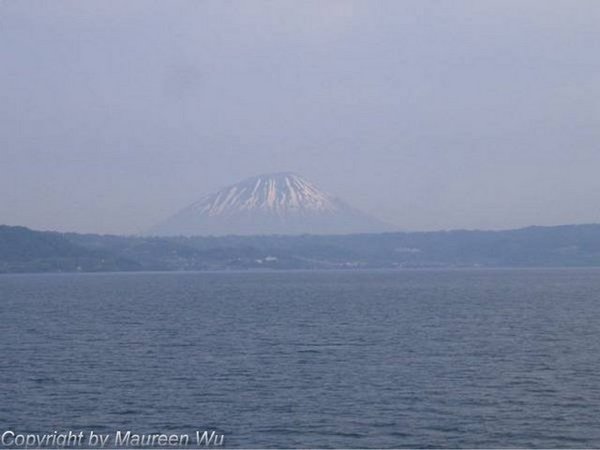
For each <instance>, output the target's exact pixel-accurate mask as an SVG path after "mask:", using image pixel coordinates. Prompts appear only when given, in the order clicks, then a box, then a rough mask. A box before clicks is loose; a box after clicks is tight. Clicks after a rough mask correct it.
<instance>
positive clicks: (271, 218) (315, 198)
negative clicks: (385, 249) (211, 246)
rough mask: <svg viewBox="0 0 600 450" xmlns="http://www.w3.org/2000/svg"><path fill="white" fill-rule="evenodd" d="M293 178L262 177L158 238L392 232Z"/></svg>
mask: <svg viewBox="0 0 600 450" xmlns="http://www.w3.org/2000/svg"><path fill="white" fill-rule="evenodd" d="M387 230H389V227H388V226H386V224H384V223H382V222H380V221H378V220H377V219H374V218H371V217H369V216H367V215H365V214H363V213H361V212H359V211H357V210H355V209H353V208H351V207H350V206H348V205H347V204H345V203H344V202H343V201H341V200H340V199H337V198H335V197H333V196H331V195H329V194H327V193H325V192H323V191H321V190H320V189H319V188H318V187H316V186H315V185H314V184H312V183H311V182H309V181H307V180H305V179H304V178H302V177H300V176H299V175H296V174H295V173H291V172H283V173H275V174H267V175H259V176H256V177H252V178H248V179H246V180H244V181H242V182H240V183H237V184H234V185H231V186H227V187H225V188H223V189H221V190H219V191H217V192H214V193H212V194H209V195H206V196H204V197H202V198H201V199H200V200H199V201H197V202H196V203H193V204H192V205H190V206H188V207H187V208H185V209H183V210H182V211H180V212H179V213H177V214H175V215H174V216H172V217H171V218H169V219H167V220H165V221H164V222H162V223H161V224H159V225H158V226H156V227H155V228H154V229H152V230H151V231H150V234H153V235H162V236H173V235H183V236H192V235H226V234H238V235H250V234H302V233H310V234H345V233H360V232H378V231H387Z"/></svg>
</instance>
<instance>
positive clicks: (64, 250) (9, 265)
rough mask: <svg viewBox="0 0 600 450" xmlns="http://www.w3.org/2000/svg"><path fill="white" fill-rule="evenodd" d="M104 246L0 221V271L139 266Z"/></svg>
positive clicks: (114, 269)
mask: <svg viewBox="0 0 600 450" xmlns="http://www.w3.org/2000/svg"><path fill="white" fill-rule="evenodd" d="M140 268H141V266H139V265H138V264H137V263H136V262H133V261H131V260H127V259H125V258H122V257H119V256H117V257H113V253H112V252H110V251H106V249H104V248H100V249H90V248H88V247H87V246H81V245H79V244H77V243H75V242H72V241H71V240H70V239H68V238H67V235H64V234H61V233H55V232H50V231H33V230H30V229H29V228H25V227H10V226H7V225H0V273H11V272H15V273H19V272H76V271H82V272H105V271H124V270H140Z"/></svg>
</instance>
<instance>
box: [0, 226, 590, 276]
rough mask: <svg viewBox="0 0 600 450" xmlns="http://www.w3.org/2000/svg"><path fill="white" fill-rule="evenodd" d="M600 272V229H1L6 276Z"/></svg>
mask: <svg viewBox="0 0 600 450" xmlns="http://www.w3.org/2000/svg"><path fill="white" fill-rule="evenodd" d="M449 267H452V268H456V267H600V225H565V226H555V227H529V228H523V229H519V230H506V231H464V230H463V231H461V230H456V231H436V232H426V233H381V234H354V235H352V234H348V235H301V236H290V235H279V236H220V237H216V236H212V237H201V236H195V237H183V236H178V237H147V236H146V237H143V236H107V235H96V234H77V233H55V232H47V231H44V232H41V231H33V230H29V229H27V228H23V227H9V226H1V225H0V273H15V272H97V271H103V272H106V271H183V270H187V271H190V270H256V269H269V270H285V269H319V270H321V269H402V268H449Z"/></svg>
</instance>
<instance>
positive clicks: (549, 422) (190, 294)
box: [0, 269, 600, 448]
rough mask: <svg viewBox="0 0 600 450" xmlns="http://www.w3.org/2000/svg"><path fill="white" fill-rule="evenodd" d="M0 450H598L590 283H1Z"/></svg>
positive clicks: (454, 274) (474, 279)
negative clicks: (149, 442) (34, 442)
mask: <svg viewBox="0 0 600 450" xmlns="http://www.w3.org/2000/svg"><path fill="white" fill-rule="evenodd" d="M0 356H1V361H0V431H2V430H9V429H10V430H15V431H17V432H22V433H48V432H53V431H55V430H59V431H60V430H78V431H79V430H83V431H89V430H94V431H96V432H100V433H114V432H115V431H116V430H132V431H133V432H135V433H159V432H160V433H189V434H191V433H194V432H195V431H196V430H218V431H219V432H220V433H222V434H224V435H225V445H226V446H228V447H287V448H289V447H304V448H306V447H320V448H323V447H471V448H473V447H546V448H548V447H561V448H564V447H600V270H596V269H552V270H550V269H544V270H542V269H540V270H537V269H536V270H439V271H438V270H418V271H380V272H368V271H344V272H336V271H322V272H237V273H225V272H223V273H136V274H134V273H131V274H126V273H123V274H55V275H50V274H48V275H3V276H0Z"/></svg>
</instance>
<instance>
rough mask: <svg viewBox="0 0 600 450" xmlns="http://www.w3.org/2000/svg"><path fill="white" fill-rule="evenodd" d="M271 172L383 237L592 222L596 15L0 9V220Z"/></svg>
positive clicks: (170, 198) (122, 227) (79, 4)
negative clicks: (377, 222)
mask: <svg viewBox="0 0 600 450" xmlns="http://www.w3.org/2000/svg"><path fill="white" fill-rule="evenodd" d="M288 170H289V171H295V172H297V173H299V174H301V175H303V176H305V177H307V178H308V179H310V180H312V181H313V182H315V183H316V184H317V185H319V186H321V187H323V188H324V189H325V190H327V191H329V192H331V193H333V194H335V195H338V196H340V197H342V198H344V199H345V200H346V201H347V202H349V203H350V204H352V205H354V206H356V207H358V208H361V209H363V210H364V211H366V212H368V213H371V214H374V215H376V216H378V217H380V218H382V219H384V220H387V221H389V222H392V223H394V224H396V225H397V227H398V229H400V230H432V229H447V228H492V229H497V228H509V227H518V226H524V225H531V224H540V225H545V224H558V223H581V222H600V1H598V0H590V1H585V0H565V1H558V0H540V1H526V0H516V1H510V0H500V1H494V0H473V1H460V0H448V1H424V0H416V1H405V0H395V1H380V0H365V1H338V0H327V1H326V0H316V1H305V0H295V1H284V0H274V1H253V0H239V1H223V0H215V1H201V0H197V1H189V2H180V1H172V0H168V1H167V0H164V1H151V0H141V1H126V0H119V1H116V0H114V1H110V0H107V1H90V0H87V1H81V0H74V1H65V0H57V1H29V0H28V1H16V0H12V1H10V0H5V1H1V0H0V223H7V224H21V225H27V226H30V227H34V228H39V229H57V230H74V231H86V232H111V233H134V232H137V231H140V230H143V229H147V228H149V227H150V226H151V225H153V224H154V223H155V222H157V221H159V220H161V219H163V218H164V217H165V216H167V215H169V214H171V213H173V212H175V211H176V210H178V209H180V208H181V207H184V206H186V205H187V204H189V203H191V202H193V201H194V200H196V199H198V198H199V197H200V196H201V195H202V194H204V193H206V192H207V191H212V190H215V189H216V188H219V187H221V186H223V185H227V184H230V183H232V182H236V181H238V180H239V179H242V178H245V177H248V176H252V175H256V174H260V173H268V172H273V171H288Z"/></svg>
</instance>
